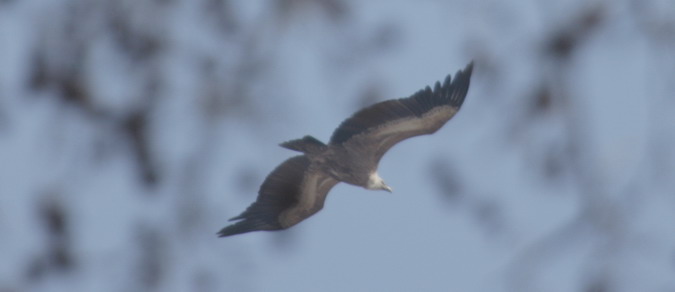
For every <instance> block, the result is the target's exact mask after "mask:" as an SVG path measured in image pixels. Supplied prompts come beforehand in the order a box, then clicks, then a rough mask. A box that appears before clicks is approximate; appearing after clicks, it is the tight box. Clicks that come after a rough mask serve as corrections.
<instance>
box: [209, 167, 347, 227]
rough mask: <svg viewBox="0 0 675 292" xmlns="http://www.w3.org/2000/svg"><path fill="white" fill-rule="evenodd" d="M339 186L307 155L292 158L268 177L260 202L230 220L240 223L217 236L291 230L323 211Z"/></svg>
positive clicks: (258, 200) (263, 185)
mask: <svg viewBox="0 0 675 292" xmlns="http://www.w3.org/2000/svg"><path fill="white" fill-rule="evenodd" d="M337 183H338V181H337V180H335V179H333V178H332V177H330V176H328V175H326V174H324V173H323V172H321V171H314V170H313V169H312V168H311V167H310V161H309V159H308V158H307V156H305V155H300V156H295V157H293V158H290V159H288V160H286V161H284V163H282V164H281V165H279V166H278V167H277V168H276V169H274V171H272V173H270V174H269V175H268V176H267V178H266V179H265V181H264V182H263V184H262V185H261V186H260V191H258V199H257V200H256V201H255V202H254V203H253V204H251V206H249V207H248V208H247V209H246V211H244V212H243V213H241V215H239V216H237V217H234V218H232V219H230V221H232V220H240V221H239V222H236V223H234V224H232V225H230V226H227V227H225V228H223V229H222V230H220V232H218V236H220V237H223V236H229V235H234V234H239V233H244V232H250V231H258V230H279V229H286V228H288V227H291V226H293V225H295V224H297V223H298V222H300V221H302V220H304V219H306V218H307V217H309V216H311V215H313V214H314V213H316V212H318V211H319V210H321V208H323V203H324V201H325V200H326V195H327V194H328V191H330V189H331V188H332V187H333V186H334V185H335V184H337Z"/></svg>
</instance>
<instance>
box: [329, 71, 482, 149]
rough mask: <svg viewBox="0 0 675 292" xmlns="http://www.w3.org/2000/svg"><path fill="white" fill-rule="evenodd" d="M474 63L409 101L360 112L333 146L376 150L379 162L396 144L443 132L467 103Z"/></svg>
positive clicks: (335, 135)
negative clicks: (465, 100)
mask: <svg viewBox="0 0 675 292" xmlns="http://www.w3.org/2000/svg"><path fill="white" fill-rule="evenodd" d="M472 71H473V62H471V63H469V64H468V65H467V66H466V68H464V70H462V71H458V72H457V74H455V78H454V79H452V78H451V76H450V75H448V76H447V77H446V78H445V81H444V82H443V84H442V85H441V84H440V82H436V85H435V86H434V89H433V90H432V89H431V88H430V87H429V86H427V87H426V88H425V89H423V90H420V91H418V92H417V93H415V94H413V95H412V96H410V97H408V98H401V99H392V100H387V101H383V102H380V103H377V104H374V105H372V106H370V107H367V108H364V109H362V110H360V111H358V112H356V113H355V114H354V115H353V116H351V117H350V118H348V119H347V120H345V121H344V122H342V124H340V126H339V127H338V128H337V129H336V130H335V132H333V136H332V137H331V140H330V144H333V145H344V146H345V147H358V148H359V149H360V150H361V151H363V149H372V150H370V151H372V152H373V153H371V154H373V155H375V157H376V159H377V161H379V159H380V158H382V155H384V153H385V152H387V150H389V148H391V147H392V146H394V145H395V144H396V143H398V142H400V141H402V140H404V139H407V138H410V137H414V136H418V135H424V134H432V133H434V132H436V131H437V130H438V129H440V128H441V127H442V126H443V125H444V124H445V123H446V122H447V121H448V120H450V118H452V117H453V116H454V115H455V113H457V111H458V110H459V108H460V107H461V106H462V103H463V102H464V98H465V97H466V93H467V91H468V90H469V83H470V81H471V73H472Z"/></svg>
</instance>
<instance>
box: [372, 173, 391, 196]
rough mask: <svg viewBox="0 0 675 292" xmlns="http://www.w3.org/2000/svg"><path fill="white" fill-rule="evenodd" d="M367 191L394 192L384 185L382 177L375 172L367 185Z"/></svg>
mask: <svg viewBox="0 0 675 292" xmlns="http://www.w3.org/2000/svg"><path fill="white" fill-rule="evenodd" d="M366 189H369V190H385V191H387V192H390V193H391V192H392V191H393V190H392V189H391V188H390V187H389V186H388V185H387V184H385V183H384V180H383V179H382V178H381V177H380V175H378V174H377V172H373V173H372V174H370V176H369V177H368V183H367V184H366Z"/></svg>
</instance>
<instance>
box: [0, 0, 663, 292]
mask: <svg viewBox="0 0 675 292" xmlns="http://www.w3.org/2000/svg"><path fill="white" fill-rule="evenodd" d="M48 2H49V3H48ZM87 3H89V4H87ZM111 3H116V4H111ZM214 3H218V2H213V1H173V2H172V1H169V2H167V3H165V4H162V3H160V2H153V1H138V2H133V1H119V2H107V1H91V2H85V1H65V0H64V1H38V0H34V1H8V2H6V3H1V4H0V36H1V37H0V47H1V48H3V49H0V89H1V90H0V91H1V92H0V137H2V138H0V161H2V163H0V165H2V166H1V167H0V233H2V234H3V236H2V238H1V239H0V257H1V258H3V261H2V263H0V290H2V289H10V290H12V289H13V290H28V291H130V290H137V291H148V290H156V291H588V289H591V288H593V287H606V288H607V291H671V290H675V277H674V275H675V232H672V223H671V222H675V221H674V220H675V215H674V214H675V212H674V211H675V199H674V197H673V195H672V194H673V193H674V192H673V190H674V189H675V184H674V183H673V181H672V179H670V178H669V174H670V173H672V171H673V170H675V153H674V152H673V150H672V149H674V148H673V147H671V146H672V145H673V143H675V118H673V116H672V114H671V110H670V109H672V106H673V98H672V96H673V92H675V88H673V86H672V76H673V74H674V73H675V72H674V70H673V68H675V66H673V65H675V54H673V52H675V50H672V48H673V47H674V43H673V41H672V39H673V38H672V35H669V34H668V33H669V30H668V29H667V28H670V29H671V30H670V31H672V25H673V24H672V21H669V19H673V18H672V17H673V15H672V14H673V13H674V12H675V7H673V5H672V4H670V3H669V2H668V1H660V2H659V1H643V2H640V4H636V3H635V1H628V0H626V1H614V2H612V3H605V2H599V1H598V2H593V3H588V1H511V2H508V3H506V2H504V3H502V2H499V1H417V2H412V1H410V2H402V1H393V2H392V1H369V2H366V1H360V2H359V1H326V0H324V1H285V2H282V1H280V2H278V3H286V4H288V5H289V6H288V7H290V8H288V10H284V8H283V6H281V4H278V5H274V4H271V3H272V2H267V1H232V2H223V3H225V4H223V5H222V6H218V5H215V4H214ZM322 3H323V4H322ZM326 3H327V4H326ZM210 5H213V6H210ZM636 5H639V9H638V8H636V7H637V6H636ZM87 7H88V8H87ZM78 9H81V10H78ZM78 11H82V12H78ZM111 11H113V12H111ZM284 11H285V12H284ZM584 16H585V17H587V18H586V19H587V20H588V21H586V22H584V19H585V18H584ZM115 17H118V18H115ZM115 21H120V22H121V23H122V24H121V25H120V26H119V27H122V28H130V29H131V32H124V31H123V30H121V32H120V31H116V30H115V27H116V26H110V25H109V23H117V24H119V23H118V22H115ZM593 21H597V23H594V22H593ZM69 23H70V26H69ZM589 23H590V24H589ZM584 25H587V26H588V27H585V26H584ZM125 33H127V34H128V35H126V36H131V37H130V38H129V39H124V36H125ZM566 33H567V34H566ZM561 35H562V36H572V39H573V40H574V43H573V44H574V45H573V47H572V49H570V52H569V53H568V54H565V53H560V51H555V50H554V49H550V48H551V47H552V45H551V44H552V43H555V42H554V40H556V37H560V36H561ZM82 40H84V41H82ZM148 40H151V41H148ZM146 41H147V42H146ZM144 45H147V46H146V47H144ZM153 46H156V47H153ZM128 52H132V53H133V52H135V53H136V55H134V54H127V53H128ZM36 56H46V57H45V58H46V60H48V61H47V63H48V65H46V68H49V70H53V72H55V73H53V76H57V77H51V78H53V79H54V80H57V81H54V82H56V83H54V84H60V83H58V82H59V81H58V80H60V79H59V78H58V76H70V75H68V74H71V73H72V72H71V71H70V70H71V69H69V68H77V70H79V71H77V72H79V75H77V78H76V82H77V84H84V86H83V87H82V88H84V89H83V92H85V94H84V97H83V98H84V99H83V100H85V102H82V101H78V99H74V100H75V101H72V100H73V99H70V101H69V99H68V98H64V96H65V95H67V94H64V93H63V92H62V91H59V90H58V87H57V86H56V85H54V84H51V85H47V86H43V87H38V86H31V84H32V83H31V80H34V79H31V76H34V75H32V74H34V70H35V69H34V68H35V67H34V64H35V60H36V58H37V57H36ZM471 60H474V61H475V62H476V68H475V70H474V76H473V79H472V84H471V88H470V91H469V94H468V96H467V99H466V102H465V104H464V106H463V107H462V109H461V111H460V112H459V113H458V114H457V115H456V116H455V118H453V119H452V120H451V121H450V122H449V123H448V124H446V125H445V127H444V128H442V129H441V130H440V131H438V132H437V133H436V134H434V135H431V136H423V137H418V138H415V139H411V140H407V141H404V142H402V143H401V144H399V145H397V146H396V147H394V148H393V149H392V150H390V151H389V152H388V153H387V155H386V156H385V157H384V159H383V160H382V162H381V164H380V171H379V173H380V175H381V176H382V177H383V178H384V179H385V180H386V181H387V183H388V184H389V185H390V186H392V187H393V188H394V190H395V191H394V193H393V194H389V193H386V192H374V191H367V190H364V189H361V188H357V187H354V186H350V185H346V184H339V185H337V186H336V187H335V188H334V189H333V190H332V191H331V193H330V195H329V196H328V199H327V202H326V205H325V207H324V209H323V210H322V211H321V212H319V213H317V214H316V215H314V216H313V217H311V218H309V219H308V220H306V221H303V222H302V223H301V224H299V225H297V226H295V227H293V228H292V229H289V230H287V231H282V232H256V233H250V234H244V235H238V236H234V237H230V238H224V239H219V238H217V237H216V236H215V232H216V231H218V230H219V229H220V228H222V227H223V226H225V224H227V221H226V220H227V219H228V218H230V217H233V216H236V215H238V214H239V213H240V212H241V211H243V210H244V209H245V208H246V207H247V206H248V205H249V204H250V203H251V202H252V201H253V200H254V199H255V197H256V192H257V189H258V186H259V184H260V182H262V180H263V179H264V177H265V176H266V174H267V173H268V172H269V171H271V170H272V169H273V168H274V167H275V166H276V165H278V164H279V163H281V162H282V161H283V160H285V159H287V158H288V157H290V156H291V155H295V154H294V153H292V152H290V151H288V150H286V149H283V148H281V147H278V146H277V144H278V143H279V142H282V141H286V140H290V139H295V138H299V137H302V136H304V135H313V136H314V137H317V138H319V139H320V140H323V141H326V140H328V138H329V137H330V134H331V133H332V131H333V130H334V129H335V127H337V125H338V124H339V123H340V122H341V121H342V120H343V119H345V118H346V117H348V116H349V115H351V114H352V113H353V112H354V111H356V110H358V109H359V108H360V107H362V106H364V105H366V104H370V103H373V102H376V101H381V100H385V99H390V98H398V97H405V96H408V95H410V94H412V93H414V92H416V91H417V90H419V89H421V88H423V87H424V86H426V85H431V84H433V83H434V82H435V81H436V80H442V79H443V78H445V76H446V75H447V74H454V73H455V72H456V71H457V70H459V69H461V68H463V67H464V66H465V65H466V64H467V63H468V62H469V61H471ZM49 72H52V71H49ZM49 76H52V75H49ZM536 98H541V100H543V101H542V102H543V103H540V104H538V107H537V102H533V100H535V99H536ZM547 102H548V103H547ZM83 104H84V106H83ZM138 113H140V115H141V116H142V117H143V118H142V123H144V124H143V125H144V128H143V130H142V132H141V133H142V135H144V137H145V139H146V140H143V141H145V142H142V143H145V144H143V145H146V146H145V147H147V148H146V149H148V153H149V154H148V155H149V157H150V158H149V160H148V161H150V162H148V164H147V167H148V168H149V169H150V170H154V171H155V174H156V175H157V177H158V181H157V182H155V183H147V182H144V180H143V176H142V173H143V172H142V169H143V168H142V167H140V166H142V165H144V164H142V163H140V162H139V159H140V160H142V159H141V158H138V157H139V156H138V155H139V154H138V152H136V151H137V150H135V149H137V148H136V147H137V146H135V144H134V143H135V142H134V141H138V140H133V139H132V138H130V137H131V135H130V134H129V132H127V130H125V129H128V128H125V127H132V126H129V124H128V123H126V122H125V121H132V119H130V118H129V117H130V116H133V114H138ZM551 173H552V174H551ZM448 182H454V183H455V185H456V186H457V187H456V188H447V185H448ZM40 206H56V207H54V208H56V209H57V210H61V211H60V212H62V213H63V214H65V218H66V222H67V225H66V226H67V227H66V230H67V232H66V234H67V236H66V237H65V238H67V239H66V240H65V242H66V246H67V250H68V251H69V253H70V254H71V256H72V258H73V261H74V265H73V266H72V267H69V268H63V267H61V268H63V269H64V270H63V271H60V270H59V267H58V266H51V265H49V264H40V261H41V260H44V259H48V258H49V254H50V250H52V248H54V246H55V244H57V243H58V241H54V239H53V238H52V237H50V233H49V232H48V231H47V230H46V229H45V223H44V219H41V218H42V217H40V210H42V209H40V208H41V207H40ZM35 267H44V269H45V271H44V272H43V273H42V274H39V275H38V276H35V275H33V274H31V273H30V271H32V270H31V269H35ZM30 275H33V276H30Z"/></svg>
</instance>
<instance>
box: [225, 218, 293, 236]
mask: <svg viewBox="0 0 675 292" xmlns="http://www.w3.org/2000/svg"><path fill="white" fill-rule="evenodd" d="M280 229H283V228H281V226H273V225H270V224H267V223H265V222H263V221H257V220H243V221H239V222H237V223H234V224H232V225H230V226H227V227H225V228H223V229H221V230H220V231H218V233H217V235H218V237H225V236H230V235H236V234H241V233H246V232H251V231H270V230H280Z"/></svg>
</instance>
